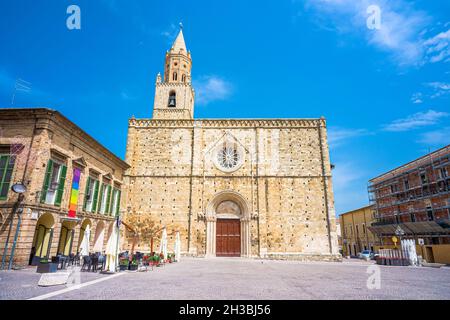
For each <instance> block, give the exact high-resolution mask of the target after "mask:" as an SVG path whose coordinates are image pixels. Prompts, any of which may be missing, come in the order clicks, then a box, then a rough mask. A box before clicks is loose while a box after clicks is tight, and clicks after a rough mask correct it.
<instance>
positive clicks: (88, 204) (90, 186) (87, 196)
mask: <svg viewBox="0 0 450 320" xmlns="http://www.w3.org/2000/svg"><path fill="white" fill-rule="evenodd" d="M99 184H100V183H99V181H98V180H97V179H95V178H93V177H90V176H89V177H88V180H87V183H86V191H85V193H84V206H83V208H84V211H87V212H95V211H96V208H97V200H98V187H99Z"/></svg>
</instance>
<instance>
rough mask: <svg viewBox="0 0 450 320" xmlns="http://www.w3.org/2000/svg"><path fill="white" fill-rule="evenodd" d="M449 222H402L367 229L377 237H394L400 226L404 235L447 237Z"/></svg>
mask: <svg viewBox="0 0 450 320" xmlns="http://www.w3.org/2000/svg"><path fill="white" fill-rule="evenodd" d="M449 225H450V224H449V221H447V222H446V223H445V221H439V223H437V222H436V221H419V222H404V223H400V224H386V225H375V226H370V227H368V228H369V230H370V231H372V232H373V233H375V234H376V235H378V236H394V235H395V230H396V229H397V226H400V227H401V228H402V229H403V231H405V235H408V236H414V235H448V234H450V228H447V227H446V226H449Z"/></svg>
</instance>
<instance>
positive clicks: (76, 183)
mask: <svg viewBox="0 0 450 320" xmlns="http://www.w3.org/2000/svg"><path fill="white" fill-rule="evenodd" d="M80 177H81V170H80V169H78V168H74V169H73V179H72V191H71V193H70V204H69V215H68V216H69V217H70V218H76V216H77V204H78V189H79V188H80Z"/></svg>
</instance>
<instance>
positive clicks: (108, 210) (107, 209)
mask: <svg viewBox="0 0 450 320" xmlns="http://www.w3.org/2000/svg"><path fill="white" fill-rule="evenodd" d="M106 190H107V191H106V194H107V195H106V210H105V213H111V186H110V185H108V186H107V189H106Z"/></svg>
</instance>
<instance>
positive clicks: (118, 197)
mask: <svg viewBox="0 0 450 320" xmlns="http://www.w3.org/2000/svg"><path fill="white" fill-rule="evenodd" d="M117 192H118V193H119V195H118V196H117V204H116V212H115V214H116V217H118V216H119V210H120V196H121V193H122V192H121V191H120V190H117Z"/></svg>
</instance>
